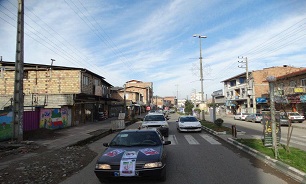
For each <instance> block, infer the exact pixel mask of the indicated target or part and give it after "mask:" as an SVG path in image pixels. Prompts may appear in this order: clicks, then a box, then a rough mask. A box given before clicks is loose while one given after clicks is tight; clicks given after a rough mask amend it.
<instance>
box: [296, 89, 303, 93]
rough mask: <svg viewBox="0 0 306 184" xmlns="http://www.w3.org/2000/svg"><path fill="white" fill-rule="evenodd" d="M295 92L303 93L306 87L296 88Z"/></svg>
mask: <svg viewBox="0 0 306 184" xmlns="http://www.w3.org/2000/svg"><path fill="white" fill-rule="evenodd" d="M294 92H295V93H303V92H304V89H303V88H294Z"/></svg>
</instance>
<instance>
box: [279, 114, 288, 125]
mask: <svg viewBox="0 0 306 184" xmlns="http://www.w3.org/2000/svg"><path fill="white" fill-rule="evenodd" d="M279 124H280V125H281V126H282V125H286V126H289V118H288V116H286V115H285V114H281V115H280V116H279Z"/></svg>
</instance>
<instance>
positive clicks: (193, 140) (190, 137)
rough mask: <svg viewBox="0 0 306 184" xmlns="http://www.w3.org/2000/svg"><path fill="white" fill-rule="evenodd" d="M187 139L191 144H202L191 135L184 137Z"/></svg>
mask: <svg viewBox="0 0 306 184" xmlns="http://www.w3.org/2000/svg"><path fill="white" fill-rule="evenodd" d="M184 137H185V139H186V140H187V142H188V143H189V144H193V145H195V144H200V143H199V142H198V141H197V140H195V138H193V137H192V136H191V135H184Z"/></svg>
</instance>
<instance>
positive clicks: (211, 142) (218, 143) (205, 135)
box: [200, 134, 221, 145]
mask: <svg viewBox="0 0 306 184" xmlns="http://www.w3.org/2000/svg"><path fill="white" fill-rule="evenodd" d="M200 136H201V137H203V138H204V139H205V140H206V141H207V142H209V143H210V144H215V145H221V143H220V142H218V141H216V140H215V139H214V138H212V137H211V136H209V135H207V134H200Z"/></svg>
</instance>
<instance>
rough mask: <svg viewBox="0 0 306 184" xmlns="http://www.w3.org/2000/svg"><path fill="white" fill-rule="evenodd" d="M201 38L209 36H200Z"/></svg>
mask: <svg viewBox="0 0 306 184" xmlns="http://www.w3.org/2000/svg"><path fill="white" fill-rule="evenodd" d="M199 37H200V38H207V36H199Z"/></svg>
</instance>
